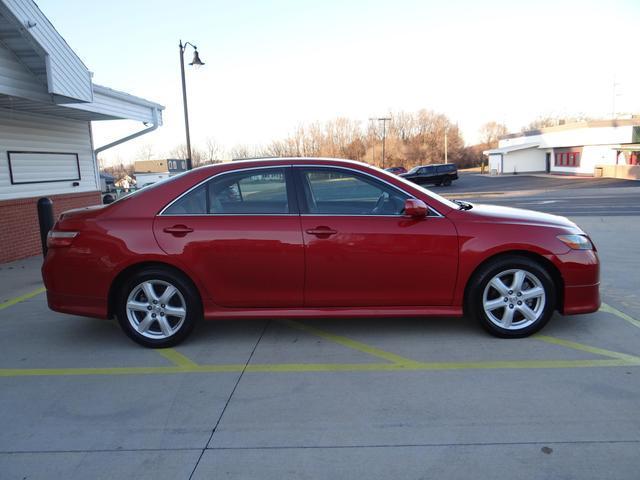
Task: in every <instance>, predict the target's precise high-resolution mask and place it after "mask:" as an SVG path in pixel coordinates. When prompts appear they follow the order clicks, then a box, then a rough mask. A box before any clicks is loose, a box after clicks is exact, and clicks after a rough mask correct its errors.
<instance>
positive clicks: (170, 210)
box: [163, 168, 289, 215]
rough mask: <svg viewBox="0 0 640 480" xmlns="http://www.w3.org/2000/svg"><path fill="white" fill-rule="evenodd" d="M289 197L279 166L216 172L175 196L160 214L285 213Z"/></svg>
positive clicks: (282, 170)
mask: <svg viewBox="0 0 640 480" xmlns="http://www.w3.org/2000/svg"><path fill="white" fill-rule="evenodd" d="M287 213H289V199H288V196H287V182H286V176H285V171H284V169H282V168H274V169H268V170H266V169H259V170H247V171H243V172H238V173H229V174H223V175H219V176H218V177H214V178H213V179H211V180H209V181H208V182H207V183H205V184H203V185H201V186H199V187H198V188H196V189H194V190H192V191H190V192H188V193H186V194H185V195H183V196H182V197H180V198H178V200H176V201H175V202H174V203H173V204H171V205H170V206H169V207H167V209H166V210H165V211H164V212H163V214H164V215H206V214H214V215H215V214H222V215H233V214H237V215H251V214H258V215H260V214H262V215H264V214H274V215H276V214H287Z"/></svg>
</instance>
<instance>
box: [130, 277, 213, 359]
mask: <svg viewBox="0 0 640 480" xmlns="http://www.w3.org/2000/svg"><path fill="white" fill-rule="evenodd" d="M200 316H201V308H200V302H199V299H198V297H197V295H196V292H195V288H194V287H193V286H192V284H191V283H190V282H189V281H188V280H187V279H186V278H184V277H183V276H182V275H179V274H177V273H175V272H171V271H169V270H165V269H162V268H150V269H145V270H142V271H140V272H138V273H136V274H134V275H133V276H131V277H129V278H128V279H127V280H126V281H125V282H124V284H123V285H122V288H121V290H120V295H119V298H118V305H117V317H118V322H119V323H120V326H121V327H122V329H123V330H124V332H125V333H126V334H127V335H128V336H129V337H130V338H131V339H132V340H134V341H135V342H137V343H139V344H141V345H144V346H145V347H152V348H164V347H171V346H173V345H176V344H178V343H180V342H181V341H182V340H184V339H185V338H186V337H187V335H189V333H191V330H193V327H194V326H195V323H196V321H197V319H198V318H199V317H200Z"/></svg>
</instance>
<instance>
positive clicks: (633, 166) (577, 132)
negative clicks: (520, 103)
mask: <svg viewBox="0 0 640 480" xmlns="http://www.w3.org/2000/svg"><path fill="white" fill-rule="evenodd" d="M483 153H484V154H485V155H487V156H488V157H489V171H490V172H491V173H494V174H510V173H524V172H547V173H557V174H569V175H587V176H589V175H590V176H593V175H606V176H621V177H624V178H640V167H639V166H638V159H639V158H640V118H634V119H628V120H627V119H620V120H600V121H588V122H579V123H573V124H567V125H559V126H557V127H548V128H542V129H539V130H531V131H528V132H523V133H514V134H509V135H505V136H503V137H501V138H500V142H499V145H498V148H494V149H492V150H486V151H484V152H483Z"/></svg>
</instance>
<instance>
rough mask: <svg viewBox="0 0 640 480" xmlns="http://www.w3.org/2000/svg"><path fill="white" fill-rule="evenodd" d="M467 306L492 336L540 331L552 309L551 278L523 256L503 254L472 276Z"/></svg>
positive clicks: (518, 334) (524, 335) (516, 335)
mask: <svg viewBox="0 0 640 480" xmlns="http://www.w3.org/2000/svg"><path fill="white" fill-rule="evenodd" d="M472 282H474V283H472V285H475V286H474V287H473V290H472V291H471V296H470V299H469V300H470V307H471V310H472V312H473V314H474V316H475V317H476V319H477V320H479V321H480V323H481V324H482V326H483V327H484V328H485V329H486V330H488V331H489V332H490V333H492V334H493V335H496V336H499V337H504V338H518V337H526V336H528V335H531V334H533V333H535V332H537V331H538V330H540V329H541V328H542V327H544V325H545V324H546V323H547V322H548V321H549V319H550V318H551V316H552V314H553V311H554V309H555V287H554V283H553V279H552V278H551V276H550V275H549V273H548V272H547V270H546V269H545V268H543V267H542V266H541V265H540V264H538V263H537V262H534V261H533V260H531V259H529V258H526V257H519V256H513V257H503V258H501V259H497V260H495V261H493V262H490V263H489V264H488V265H486V266H485V267H483V268H482V269H481V270H480V271H479V272H478V273H477V274H476V275H475V276H474V278H473V279H472Z"/></svg>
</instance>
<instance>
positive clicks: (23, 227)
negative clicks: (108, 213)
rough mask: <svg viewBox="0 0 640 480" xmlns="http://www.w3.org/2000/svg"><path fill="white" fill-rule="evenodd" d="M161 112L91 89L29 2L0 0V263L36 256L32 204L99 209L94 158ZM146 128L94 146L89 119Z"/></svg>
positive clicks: (149, 126) (153, 122)
mask: <svg viewBox="0 0 640 480" xmlns="http://www.w3.org/2000/svg"><path fill="white" fill-rule="evenodd" d="M163 109H164V107H163V106H161V105H158V104H157V103H154V102H150V101H148V100H144V99H142V98H138V97H134V96H132V95H129V94H126V93H123V92H118V91H115V90H112V89H109V88H106V87H102V86H99V85H95V84H94V83H93V82H92V74H91V72H90V71H89V70H88V69H87V67H86V66H85V65H84V64H83V63H82V61H81V60H80V59H79V58H78V56H77V55H76V54H75V53H74V51H73V50H72V49H71V48H70V47H69V45H68V44H67V43H66V42H65V40H64V39H63V38H62V37H61V36H60V34H59V33H58V32H57V31H56V29H55V28H54V27H53V25H52V24H51V22H50V21H49V20H48V19H47V18H46V17H45V16H44V14H43V13H42V12H41V11H40V9H39V8H38V6H37V5H36V4H35V3H34V2H33V1H32V0H0V263H2V262H6V261H10V260H15V259H18V258H22V257H26V256H29V255H35V254H37V253H39V251H40V240H39V234H38V221H37V215H36V202H37V199H38V198H40V197H43V196H46V197H50V198H51V199H52V200H53V203H54V209H55V211H56V213H59V212H60V211H62V210H65V209H69V208H74V207H83V206H87V205H92V204H98V203H101V196H100V189H101V185H100V175H99V171H98V166H97V163H96V154H97V153H98V152H100V151H102V150H105V149H107V148H111V147H113V146H115V145H118V144H120V143H122V142H125V141H127V140H130V139H132V138H135V137H137V136H139V135H142V134H144V133H147V132H150V131H152V130H154V129H156V128H157V127H158V126H159V125H161V123H162V110H163ZM120 119H129V120H137V121H140V122H144V123H145V124H146V127H143V128H141V129H140V130H139V131H137V132H134V133H132V134H131V135H129V136H127V137H125V138H122V139H119V140H117V141H115V142H112V143H110V144H109V145H105V146H102V147H99V148H97V149H96V148H95V147H94V145H93V139H92V135H91V122H92V121H107V120H120Z"/></svg>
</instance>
